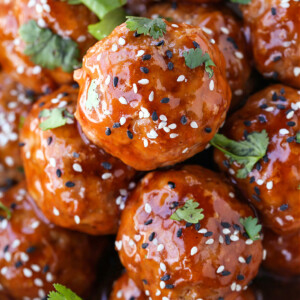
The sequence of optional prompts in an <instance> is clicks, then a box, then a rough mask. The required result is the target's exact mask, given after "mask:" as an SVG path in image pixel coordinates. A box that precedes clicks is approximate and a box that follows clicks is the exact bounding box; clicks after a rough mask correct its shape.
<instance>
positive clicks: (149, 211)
mask: <svg viewBox="0 0 300 300" xmlns="http://www.w3.org/2000/svg"><path fill="white" fill-rule="evenodd" d="M151 211H152V208H151V206H150V204H149V203H146V204H145V212H146V213H148V214H150V213H151Z"/></svg>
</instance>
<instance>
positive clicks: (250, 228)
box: [240, 216, 262, 241]
mask: <svg viewBox="0 0 300 300" xmlns="http://www.w3.org/2000/svg"><path fill="white" fill-rule="evenodd" d="M240 223H241V224H242V225H243V226H244V228H245V230H246V232H247V234H248V236H249V238H250V239H251V240H253V241H256V240H259V238H260V235H259V233H260V231H261V228H262V226H261V225H260V224H258V219H257V218H253V217H251V216H250V217H248V218H240Z"/></svg>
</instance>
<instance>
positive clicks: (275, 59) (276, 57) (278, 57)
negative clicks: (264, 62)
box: [273, 55, 281, 62]
mask: <svg viewBox="0 0 300 300" xmlns="http://www.w3.org/2000/svg"><path fill="white" fill-rule="evenodd" d="M279 60H281V55H278V56H275V57H274V58H273V61H274V62H276V61H279Z"/></svg>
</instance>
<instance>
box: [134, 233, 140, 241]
mask: <svg viewBox="0 0 300 300" xmlns="http://www.w3.org/2000/svg"><path fill="white" fill-rule="evenodd" d="M141 238H142V237H141V235H139V234H135V235H134V240H135V241H136V242H139V241H140V240H141Z"/></svg>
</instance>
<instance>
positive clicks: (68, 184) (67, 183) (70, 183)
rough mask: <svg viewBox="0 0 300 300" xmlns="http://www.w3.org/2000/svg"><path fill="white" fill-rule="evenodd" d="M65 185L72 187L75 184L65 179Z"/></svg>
mask: <svg viewBox="0 0 300 300" xmlns="http://www.w3.org/2000/svg"><path fill="white" fill-rule="evenodd" d="M65 186H66V187H68V188H72V187H74V186H75V183H74V182H72V181H67V182H66V183H65Z"/></svg>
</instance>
